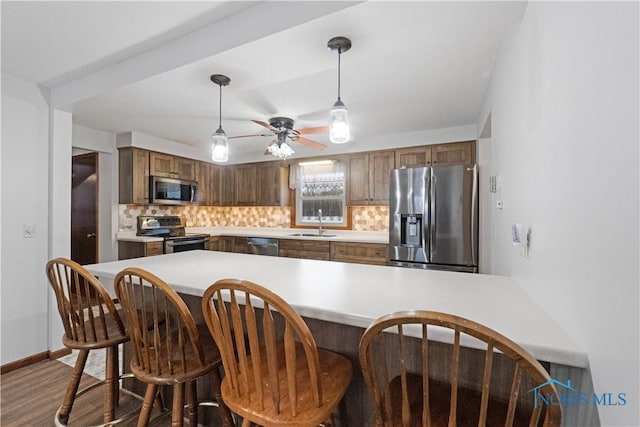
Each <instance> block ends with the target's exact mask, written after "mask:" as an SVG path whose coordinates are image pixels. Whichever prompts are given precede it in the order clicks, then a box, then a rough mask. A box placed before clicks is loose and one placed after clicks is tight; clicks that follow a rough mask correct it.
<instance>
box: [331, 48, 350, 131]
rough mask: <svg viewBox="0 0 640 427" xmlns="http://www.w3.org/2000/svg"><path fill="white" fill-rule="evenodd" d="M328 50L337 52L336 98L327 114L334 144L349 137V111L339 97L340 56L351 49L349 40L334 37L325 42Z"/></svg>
mask: <svg viewBox="0 0 640 427" xmlns="http://www.w3.org/2000/svg"><path fill="white" fill-rule="evenodd" d="M327 47H328V48H329V50H331V51H334V52H338V100H337V101H336V102H335V104H333V108H332V109H331V113H330V114H329V140H330V141H331V142H332V143H334V144H344V143H346V142H349V140H350V139H351V130H350V125H349V113H348V112H347V107H346V106H345V105H344V102H342V99H340V56H341V55H342V54H343V53H344V52H346V51H348V50H349V49H351V40H349V39H348V38H346V37H334V38H332V39H331V40H329V42H328V43H327Z"/></svg>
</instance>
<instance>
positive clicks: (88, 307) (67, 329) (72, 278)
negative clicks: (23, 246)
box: [46, 258, 137, 426]
mask: <svg viewBox="0 0 640 427" xmlns="http://www.w3.org/2000/svg"><path fill="white" fill-rule="evenodd" d="M46 273H47V278H48V279H49V283H50V285H51V287H52V289H53V291H54V294H55V297H56V303H57V306H58V312H59V313H60V318H61V320H62V325H63V327H64V336H63V337H62V343H63V344H64V346H65V347H67V348H69V349H74V350H78V351H79V352H78V355H77V358H76V363H75V365H74V368H73V372H72V374H71V378H70V379H69V384H68V386H67V391H66V394H65V397H64V399H63V402H62V405H60V407H59V408H58V410H57V411H56V414H55V416H54V424H55V425H56V426H64V425H67V423H68V421H69V416H70V414H71V410H72V408H73V405H74V403H75V402H76V399H77V397H79V396H81V395H83V394H84V393H86V392H88V391H89V390H92V389H94V388H95V387H97V386H103V387H104V402H103V424H101V425H114V424H118V423H120V422H123V421H126V420H128V419H130V418H132V417H133V416H135V415H136V413H137V411H133V412H129V413H127V414H124V415H122V416H120V417H118V418H116V407H117V406H118V401H119V380H120V378H122V377H123V376H122V375H120V374H119V372H120V370H119V362H118V346H119V345H120V344H122V343H125V342H127V341H129V335H128V334H127V331H126V327H125V323H124V322H123V320H122V318H121V316H120V310H119V308H118V306H117V305H116V301H114V300H113V299H112V298H111V296H110V295H109V294H108V292H107V291H106V289H105V288H104V286H102V283H100V281H99V280H98V279H96V278H95V277H94V276H93V275H91V273H89V272H88V271H87V270H86V269H85V268H84V267H82V266H81V265H80V264H78V263H76V262H75V261H72V260H70V259H67V258H55V259H53V260H51V261H49V262H48V263H47V266H46ZM100 349H104V350H105V352H106V358H105V379H104V380H103V381H100V382H98V383H96V384H92V385H91V386H89V387H86V388H84V389H83V390H80V391H78V388H79V385H80V380H81V377H82V373H83V371H84V367H85V365H86V362H87V358H88V356H89V352H90V351H94V350H100Z"/></svg>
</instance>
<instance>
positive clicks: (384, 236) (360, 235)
mask: <svg viewBox="0 0 640 427" xmlns="http://www.w3.org/2000/svg"><path fill="white" fill-rule="evenodd" d="M185 231H186V232H187V233H201V234H208V235H210V236H239V237H271V238H276V239H301V240H321V241H328V242H360V243H383V244H387V243H389V232H388V231H352V230H327V231H326V232H325V233H326V234H328V235H332V237H318V236H313V237H312V236H292V234H296V233H317V232H318V230H317V229H304V228H268V227H187V228H186V230H185ZM333 235H335V236H333ZM116 238H117V240H120V241H128V242H145V243H146V242H160V241H162V238H159V237H145V236H136V231H135V230H122V231H118V233H117V235H116Z"/></svg>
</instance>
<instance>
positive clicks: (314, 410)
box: [202, 279, 352, 427]
mask: <svg viewBox="0 0 640 427" xmlns="http://www.w3.org/2000/svg"><path fill="white" fill-rule="evenodd" d="M223 301H227V302H228V306H227V305H226V304H225V303H224V302H223ZM240 304H244V308H241V307H240ZM254 305H255V306H256V307H259V308H262V309H263V310H262V313H259V312H256V311H255V309H254ZM202 312H203V314H204V317H205V321H206V322H207V326H209V330H210V331H211V334H212V335H213V337H214V339H215V341H216V343H217V344H218V348H220V351H221V352H222V363H223V365H224V371H225V377H224V379H223V381H222V399H223V400H224V402H225V403H226V404H227V406H229V408H230V409H231V410H232V411H233V412H235V413H237V414H238V415H240V416H241V417H242V418H243V423H242V426H243V427H248V426H249V425H250V423H256V424H259V425H262V426H287V425H291V426H314V425H318V424H320V423H325V422H331V423H332V421H333V412H334V411H335V409H336V407H337V406H338V403H339V402H340V400H341V399H342V396H343V395H344V393H345V391H346V390H347V387H349V384H350V382H351V374H352V365H351V362H350V361H349V360H348V359H347V358H346V357H344V356H342V355H339V354H336V353H332V352H330V351H326V350H322V349H318V348H317V347H316V343H315V340H314V339H313V336H312V335H311V332H310V331H309V328H308V327H307V325H306V324H305V322H304V320H303V319H302V317H300V315H299V314H298V313H296V312H295V311H294V310H293V308H291V307H290V306H289V304H287V303H286V302H285V301H284V300H283V299H282V298H280V297H279V296H278V295H276V294H274V293H273V292H271V291H269V290H268V289H266V288H264V287H262V286H260V285H257V284H255V283H251V282H247V281H240V280H232V279H226V280H220V281H218V282H216V283H214V284H213V285H212V286H210V287H209V288H208V289H207V290H206V291H205V293H204V296H203V297H202ZM272 312H278V313H279V315H276V316H274V314H273V313H272ZM260 318H262V319H261V320H260Z"/></svg>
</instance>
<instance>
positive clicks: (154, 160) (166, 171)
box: [149, 151, 196, 181]
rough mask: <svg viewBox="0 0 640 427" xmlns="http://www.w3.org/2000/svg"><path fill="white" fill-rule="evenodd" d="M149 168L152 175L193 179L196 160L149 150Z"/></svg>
mask: <svg viewBox="0 0 640 427" xmlns="http://www.w3.org/2000/svg"><path fill="white" fill-rule="evenodd" d="M149 170H150V173H151V175H153V176H164V177H167V178H176V179H186V180H190V181H194V180H195V178H196V161H195V160H192V159H187V158H184V157H178V156H173V155H171V154H165V153H157V152H155V151H151V152H150V153H149Z"/></svg>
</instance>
